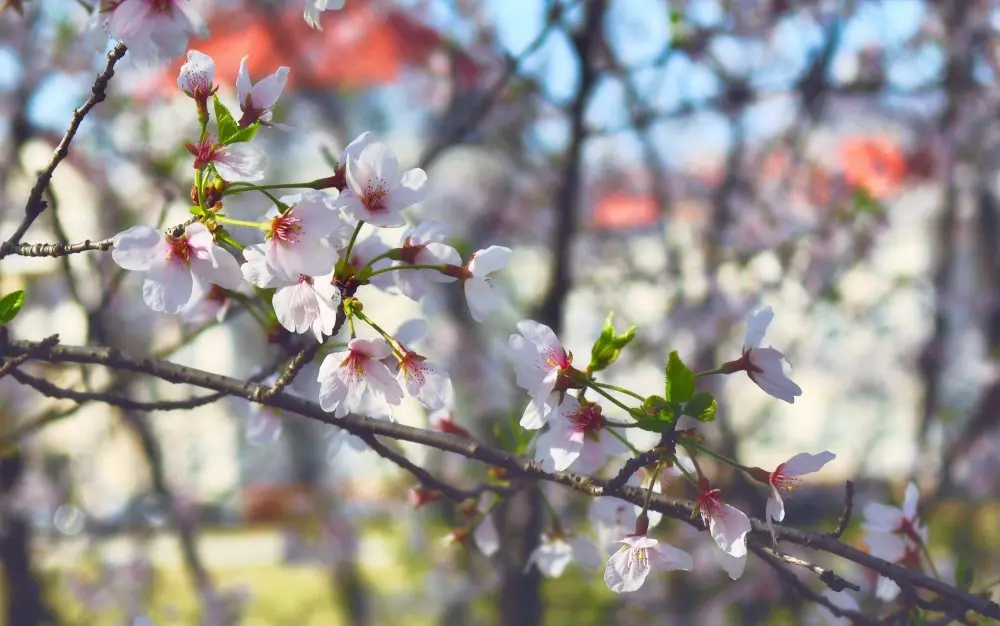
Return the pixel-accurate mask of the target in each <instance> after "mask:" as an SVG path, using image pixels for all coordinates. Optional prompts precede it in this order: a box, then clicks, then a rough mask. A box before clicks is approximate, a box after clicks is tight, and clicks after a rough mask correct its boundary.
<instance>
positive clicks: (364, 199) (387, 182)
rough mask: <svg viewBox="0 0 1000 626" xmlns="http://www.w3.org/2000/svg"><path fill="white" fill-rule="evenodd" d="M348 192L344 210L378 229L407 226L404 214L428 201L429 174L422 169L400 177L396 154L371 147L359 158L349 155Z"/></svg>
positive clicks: (378, 146)
mask: <svg viewBox="0 0 1000 626" xmlns="http://www.w3.org/2000/svg"><path fill="white" fill-rule="evenodd" d="M346 179H347V180H346V182H347V189H346V190H345V191H344V193H343V194H342V195H341V200H342V205H343V207H344V210H345V211H346V212H347V213H348V214H349V215H352V216H353V217H355V218H356V219H358V220H363V221H365V222H369V223H371V224H373V225H375V226H387V227H395V226H404V225H406V219H405V218H404V217H403V214H402V210H403V209H405V208H406V207H408V206H410V205H413V204H416V203H417V202H420V201H421V200H422V199H423V197H424V184H425V183H426V182H427V174H426V173H425V172H424V171H423V170H422V169H419V168H414V169H411V170H407V171H406V172H403V173H402V174H400V172H399V162H398V161H397V160H396V155H395V154H393V152H392V150H391V149H390V148H389V147H388V146H386V145H385V144H381V143H369V144H367V145H366V146H365V147H364V149H362V150H361V153H360V154H358V155H357V156H356V157H355V156H354V155H350V154H349V155H347V170H346Z"/></svg>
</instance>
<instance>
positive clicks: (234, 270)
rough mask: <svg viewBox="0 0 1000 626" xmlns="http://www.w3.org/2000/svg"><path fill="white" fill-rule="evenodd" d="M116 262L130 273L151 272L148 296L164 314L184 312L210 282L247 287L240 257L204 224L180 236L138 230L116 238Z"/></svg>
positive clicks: (145, 288)
mask: <svg viewBox="0 0 1000 626" xmlns="http://www.w3.org/2000/svg"><path fill="white" fill-rule="evenodd" d="M111 258H113V259H114V261H115V263H117V264H118V265H120V266H121V267H122V268H124V269H127V270H132V271H139V272H146V280H145V282H144V283H143V285H142V298H143V300H144V301H145V302H146V304H147V305H148V306H149V308H151V309H153V310H154V311H162V312H164V313H179V312H180V311H181V309H183V308H184V307H185V305H187V304H188V302H189V301H190V300H191V299H192V297H196V296H200V294H201V293H203V292H205V291H207V290H208V286H207V285H208V284H210V283H212V284H216V285H219V286H220V287H223V288H225V289H238V288H239V286H240V285H241V284H242V283H243V279H242V276H241V274H240V267H239V264H238V263H237V262H236V259H235V258H233V256H232V255H231V254H229V253H228V252H226V251H225V250H223V249H222V248H221V247H219V246H218V245H216V244H215V241H214V239H213V237H212V233H210V232H209V230H208V229H207V228H206V227H205V225H204V224H202V223H200V222H196V223H194V224H190V225H188V226H187V228H185V229H184V232H183V233H182V234H181V235H180V236H179V237H174V236H172V235H166V234H164V233H162V232H160V231H158V230H156V229H153V228H150V227H148V226H133V227H132V228H129V229H128V230H126V231H124V232H121V233H118V234H117V235H115V238H114V242H113V244H112V249H111ZM196 285H197V287H196Z"/></svg>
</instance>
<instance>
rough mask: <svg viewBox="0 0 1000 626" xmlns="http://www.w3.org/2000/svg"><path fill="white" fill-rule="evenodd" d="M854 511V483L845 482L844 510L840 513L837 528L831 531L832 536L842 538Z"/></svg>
mask: <svg viewBox="0 0 1000 626" xmlns="http://www.w3.org/2000/svg"><path fill="white" fill-rule="evenodd" d="M853 513H854V483H852V482H851V481H849V480H848V481H845V482H844V511H843V513H841V514H840V519H838V520H837V529H836V530H834V531H833V532H832V533H830V536H831V537H833V538H834V539H840V537H841V535H843V534H844V531H845V530H847V526H848V525H849V524H850V523H851V515H852V514H853Z"/></svg>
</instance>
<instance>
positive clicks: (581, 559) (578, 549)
mask: <svg viewBox="0 0 1000 626" xmlns="http://www.w3.org/2000/svg"><path fill="white" fill-rule="evenodd" d="M572 562H576V563H579V564H580V565H582V566H584V567H589V568H597V567H600V565H601V555H600V553H599V552H598V550H597V547H596V546H594V544H593V542H591V541H590V540H589V539H587V538H586V537H584V536H582V535H571V536H566V535H564V534H562V533H561V532H552V533H545V534H543V535H542V536H541V540H540V541H539V543H538V547H537V548H535V549H534V551H532V553H531V556H529V557H528V564H527V566H526V567H525V571H527V570H528V569H530V568H531V566H532V565H534V566H535V567H537V568H538V571H539V572H541V573H542V576H545V577H546V578H559V577H560V576H562V574H563V572H564V571H566V567H567V566H569V564H570V563H572Z"/></svg>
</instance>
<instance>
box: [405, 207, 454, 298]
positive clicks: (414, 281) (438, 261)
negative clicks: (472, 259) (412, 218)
mask: <svg viewBox="0 0 1000 626" xmlns="http://www.w3.org/2000/svg"><path fill="white" fill-rule="evenodd" d="M444 238H445V228H444V225H443V224H441V223H439V222H435V221H433V220H427V221H424V222H421V223H420V224H418V225H417V226H412V227H410V228H409V229H407V230H406V232H404V233H403V236H402V238H401V239H400V242H399V251H398V256H399V263H400V264H401V265H461V264H462V257H461V256H460V255H459V254H458V251H457V250H455V249H454V248H452V247H451V246H449V245H445V244H444V243H442V242H443V241H444ZM393 258H396V257H393ZM393 274H395V275H396V286H398V287H399V290H400V291H401V292H402V293H403V295H405V296H407V297H409V298H412V299H414V300H419V299H420V298H422V297H423V295H424V294H425V293H427V292H428V291H429V290H430V287H431V285H433V284H434V283H448V282H452V281H454V280H455V277H454V276H449V275H448V274H445V273H443V272H436V271H434V270H420V269H413V270H402V271H397V272H393Z"/></svg>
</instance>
